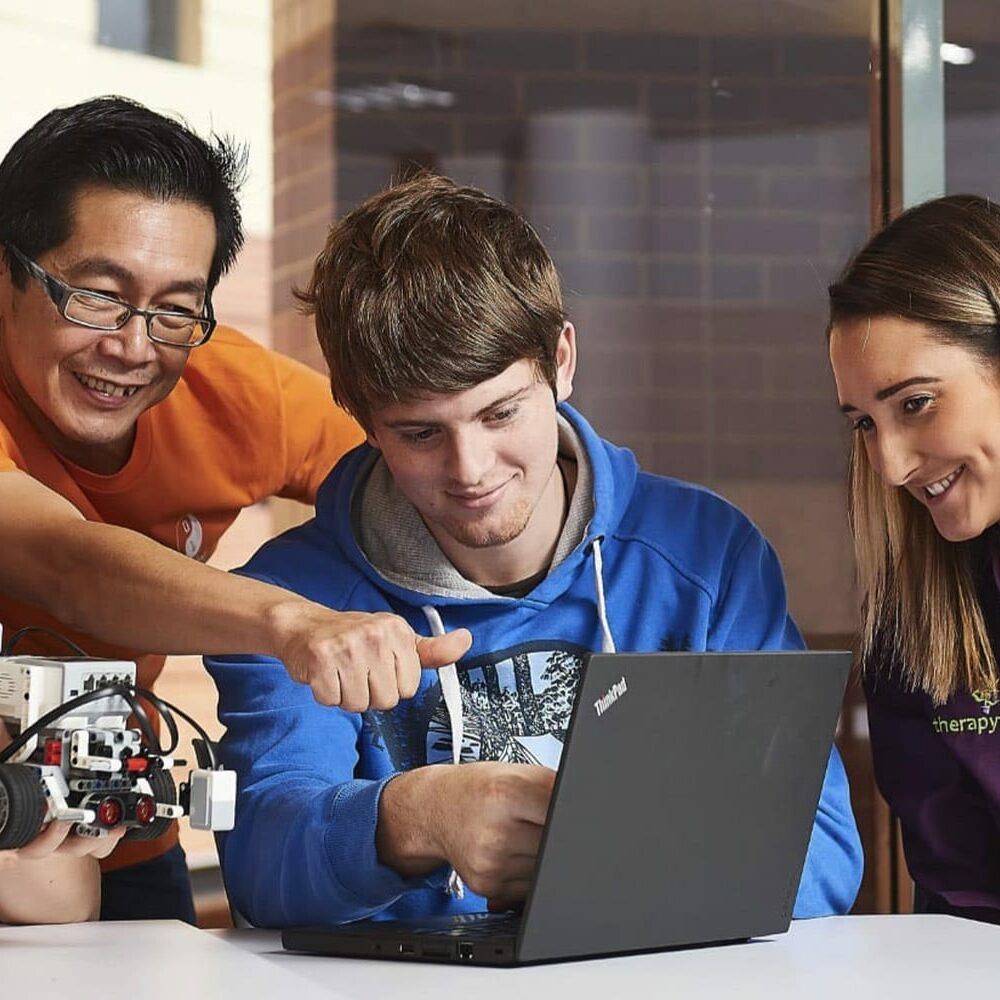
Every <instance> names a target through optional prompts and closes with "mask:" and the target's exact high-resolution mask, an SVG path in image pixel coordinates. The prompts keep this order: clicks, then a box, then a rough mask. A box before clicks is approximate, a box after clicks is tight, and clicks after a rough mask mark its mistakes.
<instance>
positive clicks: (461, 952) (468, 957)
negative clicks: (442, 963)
mask: <svg viewBox="0 0 1000 1000" xmlns="http://www.w3.org/2000/svg"><path fill="white" fill-rule="evenodd" d="M458 957H459V958H460V959H462V961H463V962H471V961H472V945H471V944H467V943H460V944H459V946H458Z"/></svg>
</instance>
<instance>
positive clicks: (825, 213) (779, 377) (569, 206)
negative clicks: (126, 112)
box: [317, 0, 870, 633]
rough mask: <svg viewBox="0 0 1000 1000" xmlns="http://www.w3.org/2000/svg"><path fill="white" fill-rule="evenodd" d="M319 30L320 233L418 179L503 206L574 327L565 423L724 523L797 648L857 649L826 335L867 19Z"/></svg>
mask: <svg viewBox="0 0 1000 1000" xmlns="http://www.w3.org/2000/svg"><path fill="white" fill-rule="evenodd" d="M383 8H384V9H383ZM337 17H338V22H337V27H336V55H335V59H334V70H335V85H334V88H333V90H332V92H330V93H328V94H325V95H324V94H323V93H322V92H320V94H319V95H317V99H318V100H326V101H327V102H328V103H329V104H331V105H334V106H335V107H336V109H337V118H336V128H335V130H334V131H335V143H336V157H335V173H336V211H337V214H343V213H344V212H346V211H347V210H349V209H350V208H351V207H352V206H354V205H355V204H357V203H358V202H359V201H360V200H361V199H363V198H365V197H366V196H367V195H369V194H371V193H373V192H374V191H376V190H378V189H380V188H381V187H383V186H384V185H385V184H386V183H388V181H389V179H390V177H391V176H392V175H393V174H394V173H398V172H399V171H400V170H406V169H410V168H412V165H414V164H419V165H424V166H430V167H432V168H433V169H435V170H438V171H440V172H442V173H445V174H448V175H450V176H452V177H453V178H455V179H456V180H458V181H461V182H466V183H470V184H474V185H477V186H480V187H482V188H485V189H486V190H487V191H489V192H491V193H493V194H496V195H498V196H500V197H502V198H504V199H507V200H509V201H512V202H514V203H515V204H517V205H518V206H519V207H520V208H522V209H523V210H524V211H525V212H526V214H527V215H528V217H529V218H530V219H531V221H532V222H533V223H534V224H535V225H536V227H537V228H538V229H539V231H540V233H541V235H542V238H543V239H544V240H545V242H546V243H547V245H548V247H549V249H550V251H551V252H552V254H553V256H554V258H555V260H556V263H557V265H558V267H559V269H560V273H561V275H562V278H563V282H564V287H565V289H566V292H567V305H568V310H569V313H570V315H571V318H572V319H573V320H574V322H575V323H576V325H577V327H578V329H579V334H580V351H581V360H580V369H579V374H578V377H577V380H576V389H575V393H574V398H573V402H574V403H576V404H577V405H578V406H579V407H580V408H581V409H582V410H583V412H584V413H585V414H586V415H587V416H588V417H589V418H590V419H591V420H592V422H593V423H594V424H595V425H596V427H597V428H598V429H599V430H600V431H601V432H602V433H604V434H605V435H607V436H608V437H610V438H612V439H614V440H615V441H617V442H620V443H622V444H625V445H627V446H629V447H630V448H632V449H633V450H634V451H635V452H636V454H637V455H638V457H639V459H640V461H641V462H642V464H643V466H644V467H646V468H647V469H650V470H653V471H656V472H660V473H665V474H670V475H675V476H679V477H682V478H689V479H693V480H696V481H698V482H702V483H707V484H709V485H711V486H713V487H715V488H717V489H719V490H720V491H722V492H724V493H725V494H726V495H727V496H729V497H731V498H733V499H734V500H736V501H737V502H738V503H740V504H741V505H742V506H744V507H745V508H746V509H747V510H748V512H749V513H750V514H751V516H753V517H754V518H755V519H757V520H758V522H759V523H760V524H761V525H762V527H764V528H765V530H766V531H767V532H768V534H769V535H770V536H771V537H772V539H773V540H774V541H775V543H776V544H777V546H778V548H779V551H780V552H781V555H782V557H783V560H784V562H785V565H786V570H787V572H788V576H789V582H790V592H791V595H792V604H793V609H794V610H795V611H796V613H797V615H798V618H799V620H800V623H801V624H802V625H803V627H804V628H805V629H807V630H809V631H813V632H816V631H819V632H825V633H831V632H851V631H853V629H854V606H853V597H852V592H851V579H852V569H851V556H850V545H849V542H848V540H847V536H846V529H845V528H844V526H843V525H844V515H843V509H842V483H843V478H844V469H845V455H846V441H845V437H844V434H843V433H842V431H841V427H840V424H841V418H840V417H839V415H838V414H837V412H836V407H835V406H834V394H833V389H832V384H831V380H830V378H829V375H828V372H827V362H826V356H825V340H824V325H825V309H826V293H825V289H826V285H827V284H828V283H829V281H830V280H831V279H832V277H833V276H834V274H835V273H836V271H837V270H838V269H839V267H840V266H841V264H842V263H843V262H844V260H845V258H846V256H847V255H848V253H849V252H850V251H851V250H852V249H853V248H855V247H856V246H857V245H859V244H860V243H861V242H862V241H863V239H864V238H865V235H866V229H867V219H868V209H869V184H870V181H869V151H868V147H869V133H868V130H869V120H868V107H869V94H868V86H869V42H868V25H869V5H868V3H867V2H853V3H847V4H844V3H838V4H831V3H828V2H814V3H809V2H805V3H803V2H796V3H794V4H793V3H787V4H786V3H775V2H772V0H766V2H765V0H756V2H747V0H715V2H709V3H703V4H699V5H697V9H692V5H690V4H687V3H683V4H682V3H678V2H665V3H659V4H656V5H652V6H651V5H648V4H644V3H639V2H633V3H626V4H624V5H616V7H615V9H614V10H613V11H611V10H610V9H607V8H606V7H605V6H604V5H591V4H583V5H581V4H579V3H569V2H564V3H552V4H546V5H544V10H543V11H540V12H539V13H537V14H533V15H528V16H525V13H524V10H523V8H521V7H518V9H517V12H516V13H514V12H509V13H504V12H503V11H502V10H501V9H500V8H499V7H498V5H495V4H486V3H473V4H466V5H463V6H462V7H461V8H455V9H449V10H448V11H447V12H445V11H444V10H443V5H441V4H438V3H434V2H432V0H415V2H413V3H409V4H407V5H405V7H404V8H400V7H399V6H398V5H394V6H393V7H392V11H391V16H390V11H389V8H388V6H387V5H385V4H380V3H375V4H374V7H373V4H372V2H371V0H364V2H362V0H341V2H340V3H339V5H338V8H337Z"/></svg>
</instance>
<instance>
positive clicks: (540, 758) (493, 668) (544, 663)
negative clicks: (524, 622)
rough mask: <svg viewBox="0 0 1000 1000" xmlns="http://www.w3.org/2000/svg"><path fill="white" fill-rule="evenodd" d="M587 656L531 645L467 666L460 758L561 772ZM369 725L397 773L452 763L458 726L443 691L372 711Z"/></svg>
mask: <svg viewBox="0 0 1000 1000" xmlns="http://www.w3.org/2000/svg"><path fill="white" fill-rule="evenodd" d="M539 645H541V646H542V647H543V648H537V647H538V646H539ZM584 656H585V651H584V650H578V649H576V650H574V649H559V648H553V645H552V644H538V643H527V644H525V645H523V646H520V647H517V648H516V649H510V650H501V651H500V652H498V653H496V654H491V655H490V656H489V657H487V658H479V659H477V660H473V661H472V662H469V663H464V664H463V667H462V669H461V670H459V671H458V681H459V686H460V691H461V697H462V719H463V738H462V744H461V749H460V751H459V759H460V760H461V761H462V762H463V763H468V762H469V761H479V760H494V761H503V762H504V763H507V764H540V765H542V766H543V767H550V768H552V769H553V770H555V769H556V768H558V767H559V759H560V757H561V755H562V748H563V745H564V744H565V742H566V732H567V730H568V728H569V719H570V714H571V712H572V710H573V699H574V698H575V697H576V688H577V682H578V681H579V677H580V670H581V669H582V667H583V661H584ZM363 725H364V726H365V728H366V729H367V730H369V732H370V736H369V738H370V739H371V741H372V745H373V746H375V747H380V748H382V749H384V751H385V753H386V754H387V755H388V756H389V759H390V760H391V761H392V764H393V767H394V768H395V769H396V770H397V771H409V770H412V769H413V768H415V767H422V766H423V765H425V764H440V763H444V762H451V760H452V759H453V748H452V737H451V733H452V720H451V717H450V715H449V713H448V709H447V706H446V704H445V701H444V699H443V698H442V697H441V690H440V687H439V686H434V687H430V688H427V689H425V690H424V691H422V692H420V693H419V694H418V696H417V697H416V698H414V699H412V700H411V701H409V702H405V703H403V704H402V705H401V706H399V707H398V708H396V709H393V711H392V712H378V711H369V712H365V714H364V723H363Z"/></svg>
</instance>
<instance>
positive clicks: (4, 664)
mask: <svg viewBox="0 0 1000 1000" xmlns="http://www.w3.org/2000/svg"><path fill="white" fill-rule="evenodd" d="M135 681H136V667H135V664H134V663H131V662H128V661H124V660H98V659H92V658H88V657H65V658H54V657H39V656H0V719H3V721H4V723H5V725H6V727H7V730H8V732H9V733H10V735H11V736H12V737H13V741H12V742H11V743H10V745H9V746H8V747H7V748H6V749H5V750H3V751H2V752H0V850H3V849H12V848H18V847H24V846H25V845H26V844H29V843H31V841H32V840H33V839H34V838H35V837H36V836H38V834H39V833H40V832H41V830H42V829H43V827H45V826H46V825H47V824H48V823H50V822H52V821H53V820H67V821H70V822H73V823H74V824H75V827H74V832H76V833H77V834H79V835H81V836H87V837H101V836H106V835H107V833H108V831H110V830H113V829H115V828H117V827H119V826H124V827H125V828H126V833H125V837H126V838H127V839H135V840H150V839H153V838H154V837H158V836H160V835H161V834H163V833H164V832H166V830H167V827H168V826H169V824H170V822H171V821H172V820H174V819H177V818H179V817H181V816H185V815H187V816H189V817H190V822H191V825H192V826H193V827H195V828H196V829H200V830H231V829H232V827H233V822H234V819H235V807H236V774H235V772H233V771H227V770H224V769H223V768H221V767H220V766H219V765H218V763H217V761H216V759H215V753H214V750H213V748H212V744H211V742H210V741H209V739H208V737H207V735H206V734H205V731H204V730H203V729H202V728H201V727H200V726H199V725H198V724H197V723H196V722H195V721H194V720H193V719H192V718H190V716H188V715H185V714H184V713H183V712H181V711H180V710H179V709H177V708H176V707H174V706H172V705H168V704H167V703H166V702H164V701H163V700H162V699H161V698H159V697H158V696H156V695H154V694H153V693H152V692H149V691H144V690H143V689H141V688H137V687H136V683H135ZM145 705H151V706H152V707H153V708H155V709H156V711H157V712H158V713H159V714H160V717H161V719H162V721H163V724H164V726H165V728H166V729H167V731H168V733H169V736H170V745H169V746H168V747H167V748H164V747H162V746H161V745H160V742H159V738H158V737H157V735H156V733H155V731H154V730H153V727H152V725H151V724H150V720H149V713H148V711H147V710H146V708H145V707H144V706H145ZM173 713H176V714H177V715H179V716H180V717H181V718H183V719H184V720H185V721H187V722H188V723H190V724H191V725H192V726H193V728H194V729H195V730H196V731H197V732H198V734H199V736H200V737H201V738H200V739H196V740H195V741H194V746H195V753H196V755H197V756H198V758H199V759H198V765H199V766H198V767H197V768H195V769H193V770H191V771H190V773H189V776H188V780H187V781H185V782H182V783H181V785H180V788H179V789H178V788H177V787H176V786H175V784H174V780H173V778H172V777H171V775H170V769H171V768H173V767H179V766H183V765H184V764H185V762H184V761H181V760H176V759H174V758H173V757H172V756H171V754H172V753H173V751H174V749H175V748H176V745H177V725H176V723H175V721H174V719H173ZM129 716H132V718H133V719H134V720H135V721H136V723H137V724H138V728H129V726H128V722H129Z"/></svg>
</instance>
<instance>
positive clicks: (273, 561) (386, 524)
mask: <svg viewBox="0 0 1000 1000" xmlns="http://www.w3.org/2000/svg"><path fill="white" fill-rule="evenodd" d="M559 420H560V454H561V455H562V456H564V459H566V460H569V461H573V460H574V459H575V461H576V484H575V488H574V489H573V493H572V500H571V503H570V508H569V512H568V514H567V518H566V523H565V525H564V526H563V531H562V535H561V536H560V539H559V541H558V543H557V548H556V553H555V556H554V558H553V560H552V564H551V566H550V568H549V571H548V573H547V575H546V576H545V577H544V578H543V579H542V580H540V581H539V582H538V583H536V584H535V585H534V586H533V588H532V589H531V590H530V591H529V592H528V593H526V594H524V595H523V596H520V597H510V596H501V595H497V594H495V593H492V592H490V591H489V590H486V589H484V588H483V587H480V586H479V585H477V584H475V583H473V582H471V581H469V580H466V579H465V578H464V577H462V576H461V575H460V574H459V573H458V571H457V570H456V569H455V568H454V566H452V565H451V563H450V562H448V560H447V559H445V558H444V556H443V554H442V553H441V552H440V549H439V548H438V547H437V544H436V542H434V540H433V537H432V536H431V535H430V533H429V531H428V530H427V528H426V527H425V525H424V524H423V522H422V520H421V519H420V517H419V514H417V512H416V511H415V510H414V509H413V508H412V506H410V505H409V503H408V502H407V501H406V500H405V498H402V497H401V495H399V493H398V491H396V490H395V485H394V483H393V481H392V478H391V475H390V474H389V473H388V470H387V469H386V467H385V463H384V462H381V461H380V460H379V456H378V454H377V452H374V451H373V450H372V449H371V448H369V447H367V446H365V445H363V446H361V447H360V448H358V449H356V450H355V451H354V452H352V453H351V454H350V455H348V456H345V458H344V459H343V460H341V462H340V463H338V465H337V467H336V468H335V469H334V470H333V472H332V473H331V474H330V476H329V478H328V479H327V481H326V483H325V484H324V485H323V487H322V488H321V490H320V494H319V497H318V500H317V508H316V518H315V519H314V520H313V521H310V522H308V523H306V524H305V525H302V526H301V527H299V528H296V529H293V530H292V531H289V532H286V533H285V534H284V535H282V536H280V537H279V538H277V539H274V540H273V541H271V542H269V543H268V544H267V545H265V546H264V547H263V548H262V549H261V550H260V551H259V552H258V553H257V554H256V555H255V556H254V558H253V559H252V560H251V562H250V563H249V564H248V565H247V566H246V567H245V568H244V569H243V570H242V571H241V572H243V573H245V574H247V575H249V576H252V577H255V578H257V579H261V580H265V581H267V582H270V583H275V584H277V585H279V586H282V587H285V588H287V589H289V590H292V591H294V592H296V593H299V594H301V595H302V596H304V597H306V598H308V599H310V600H313V601H316V602H318V603H321V604H324V605H326V606H327V607H331V608H335V609H338V610H351V611H369V612H390V613H393V614H397V615H400V616H401V617H403V618H405V619H406V621H407V622H408V623H409V624H410V626H411V627H412V628H413V629H414V630H415V631H416V632H417V633H418V634H422V635H427V634H433V633H434V631H435V628H434V627H433V622H434V620H435V619H436V618H437V619H439V621H440V622H441V623H442V624H443V627H444V628H445V629H448V630H451V629H456V628H462V627H464V628H468V629H469V631H470V632H471V634H472V637H473V645H472V647H471V649H470V650H469V652H468V654H467V655H466V657H464V658H463V660H462V661H461V662H459V663H458V664H457V684H456V685H455V695H456V697H455V698H454V699H453V703H454V706H455V711H454V713H452V712H451V711H449V710H448V708H447V706H446V704H445V695H446V694H447V688H448V685H449V683H450V682H449V681H448V674H447V668H446V669H445V670H443V671H441V672H440V673H439V672H438V671H434V670H427V671H424V672H423V676H422V679H421V684H420V688H419V690H418V692H417V695H416V697H415V698H413V699H412V700H410V701H406V702H402V703H401V704H400V705H399V706H397V707H396V708H395V709H393V710H392V711H390V712H366V713H365V714H364V715H363V716H362V715H358V714H356V713H349V712H344V711H342V710H340V709H330V708H325V707H323V706H321V705H318V704H317V703H316V702H315V700H314V699H313V697H312V692H311V691H310V690H309V688H308V687H306V686H305V685H302V684H297V683H295V682H294V681H292V680H291V678H289V676H288V674H287V672H286V671H285V669H284V667H283V665H282V664H281V663H279V662H277V661H275V660H273V659H269V658H266V657H254V656H231V657H211V658H208V659H207V660H206V665H207V666H208V669H209V671H210V672H211V674H212V676H213V678H214V679H215V682H216V685H217V687H218V689H219V717H220V720H221V721H222V723H223V724H224V725H225V726H226V729H227V732H226V736H225V737H224V739H223V741H222V744H221V752H222V756H223V760H224V761H225V763H226V765H227V766H229V767H233V768H234V769H235V770H236V771H237V773H238V775H239V782H240V796H239V802H238V806H237V818H236V827H235V829H234V830H233V831H232V832H231V833H229V834H228V835H225V836H224V837H222V838H220V857H221V861H222V867H223V873H224V876H225V880H226V886H227V890H228V891H229V893H230V898H231V899H232V901H233V905H234V906H235V907H236V908H237V909H238V910H239V911H240V912H241V913H243V914H244V915H245V916H247V917H248V918H249V919H250V920H251V921H252V922H253V923H255V924H258V925H260V926H272V927H280V926H289V925H293V924H308V923H325V924H330V923H338V922H344V921H349V920H357V919H361V918H364V917H375V918H379V919H388V918H393V917H414V916H435V915H444V914H453V913H460V912H469V911H475V910H482V909H485V900H483V899H481V898H480V897H478V896H476V895H475V894H474V893H471V892H466V894H465V898H464V899H457V898H454V897H453V896H451V895H449V894H448V893H447V892H446V891H445V887H446V884H447V882H448V877H449V869H448V867H447V866H446V865H445V866H442V868H441V869H439V870H437V871H435V872H434V873H432V874H431V875H430V876H428V877H426V878H418V879H406V878H403V877H402V876H400V875H399V874H398V873H397V872H395V871H394V870H393V869H390V868H388V867H387V866H385V865H383V864H381V862H380V860H379V858H378V852H377V849H376V837H375V833H376V830H377V826H378V809H379V798H380V796H381V793H382V789H383V788H384V787H385V784H386V783H387V782H388V781H391V780H392V779H393V778H394V777H395V776H396V775H397V774H398V773H399V771H400V770H401V769H408V768H411V767H413V766H421V765H422V763H423V762H424V761H426V762H428V763H434V762H435V761H441V762H445V761H448V760H450V759H451V751H452V738H451V732H452V731H456V732H457V731H458V729H460V730H461V737H460V739H459V740H458V745H459V747H460V750H461V759H462V760H464V761H473V760H489V759H494V760H535V761H539V762H545V763H546V764H548V765H549V766H555V764H556V758H557V757H558V756H559V754H560V753H561V748H562V738H563V736H564V734H565V729H566V726H567V723H568V719H569V712H570V707H571V704H572V700H573V695H574V694H575V688H576V682H577V679H578V677H579V669H580V663H581V661H582V658H583V657H584V656H585V655H586V654H587V653H589V652H591V651H612V650H615V649H618V650H620V651H623V652H652V651H656V650H660V649H663V648H687V649H691V650H693V651H700V650H718V651H724V650H733V651H745V650H761V649H801V648H802V646H803V643H802V639H801V636H800V635H799V632H798V630H797V629H796V627H795V625H794V623H793V622H792V620H791V619H790V617H789V616H788V610H787V606H786V600H785V591H784V582H783V580H782V576H781V569H780V566H779V564H778V561H777V558H776V557H775V554H774V552H773V551H772V549H771V547H770V546H769V545H768V544H767V542H766V540H765V539H764V538H763V536H762V535H761V534H760V532H759V531H758V530H757V529H756V528H755V527H754V526H753V524H751V523H750V521H749V520H748V519H747V518H746V517H745V516H744V515H743V514H742V513H741V512H740V511H738V510H737V509H736V508H735V507H733V506H732V505H731V504H729V503H727V502H726V501H725V500H723V499H721V498H720V497H718V496H716V495H715V494H713V493H711V492H710V491H708V490H706V489H703V488H701V487H697V486H692V485H690V484H687V483H682V482H678V481H677V480H672V479H667V478H664V477H660V476H653V475H650V474H647V473H643V472H641V471H640V470H639V469H638V467H637V464H636V461H635V458H634V457H633V455H632V454H631V452H629V451H627V450H626V449H623V448H619V447H616V446H615V445H612V444H610V443H608V442H606V441H603V440H601V438H600V437H598V435H597V434H596V433H595V432H594V431H593V429H592V428H591V427H590V426H589V424H587V422H586V421H585V420H584V419H583V418H582V417H581V416H580V415H579V414H578V413H576V412H575V411H574V410H573V409H572V408H571V407H569V406H566V405H565V404H563V405H561V406H560V407H559ZM362 515H363V516H362ZM449 697H450V695H449ZM674 708H676V706H674ZM443 766H452V765H443ZM459 766H461V765H459ZM861 868H862V856H861V847H860V841H859V839H858V835H857V828H856V825H855V822H854V817H853V814H852V813H851V808H850V797H849V792H848V787H847V779H846V775H845V773H844V769H843V765H842V764H841V761H840V758H839V755H838V754H837V753H836V750H833V751H832V752H831V756H830V761H829V764H828V767H827V773H826V777H825V780H824V785H823V790H822V794H821V799H820V803H819V808H818V810H817V814H816V820H815V823H814V826H813V831H812V837H811V840H810V844H809V850H808V853H807V857H806V862H805V866H804V870H803V874H802V879H801V882H800V885H799V892H798V896H797V899H796V903H795V908H794V915H795V916H796V917H805V916H819V915H823V914H829V913H842V912H846V911H847V910H848V909H849V908H850V906H851V904H852V903H853V901H854V897H855V894H856V892H857V888H858V885H859V883H860V878H861Z"/></svg>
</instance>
